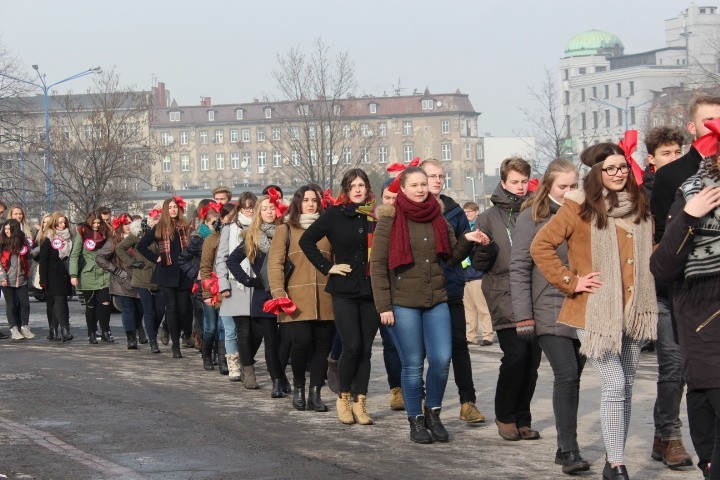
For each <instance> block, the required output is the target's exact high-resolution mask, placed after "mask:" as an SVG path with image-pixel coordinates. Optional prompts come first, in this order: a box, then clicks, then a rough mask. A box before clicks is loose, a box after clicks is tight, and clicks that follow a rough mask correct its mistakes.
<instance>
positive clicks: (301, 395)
mask: <svg viewBox="0 0 720 480" xmlns="http://www.w3.org/2000/svg"><path fill="white" fill-rule="evenodd" d="M292 405H293V408H295V410H305V405H306V404H305V384H304V383H302V384H297V383H296V384H295V388H293V400H292Z"/></svg>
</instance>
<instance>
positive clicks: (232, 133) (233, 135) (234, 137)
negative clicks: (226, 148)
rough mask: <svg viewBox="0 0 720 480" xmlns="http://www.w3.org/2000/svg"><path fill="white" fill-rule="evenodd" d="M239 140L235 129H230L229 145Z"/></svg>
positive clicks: (238, 133)
mask: <svg viewBox="0 0 720 480" xmlns="http://www.w3.org/2000/svg"><path fill="white" fill-rule="evenodd" d="M238 140H240V132H239V131H238V129H237V128H231V129H230V143H238Z"/></svg>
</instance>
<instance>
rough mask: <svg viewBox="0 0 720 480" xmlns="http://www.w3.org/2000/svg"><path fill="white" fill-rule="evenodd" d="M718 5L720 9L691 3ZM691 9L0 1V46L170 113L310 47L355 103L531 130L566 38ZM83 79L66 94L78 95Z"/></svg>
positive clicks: (268, 76)
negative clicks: (321, 49)
mask: <svg viewBox="0 0 720 480" xmlns="http://www.w3.org/2000/svg"><path fill="white" fill-rule="evenodd" d="M695 3H697V4H702V5H715V6H717V5H718V3H719V2H718V0H705V1H701V2H695ZM689 5H690V2H689V0H624V1H620V0H604V1H597V0H548V1H544V2H538V1H536V0H516V1H507V0H504V1H501V0H495V1H492V2H490V1H485V0H468V1H460V0H445V1H442V2H430V1H427V0H415V1H406V0H394V1H393V0H384V1H383V0H362V1H343V0H320V1H310V0H294V1H290V0H274V1H252V2H251V1H241V0H235V1H230V0H202V1H197V0H196V1H189V0H174V1H159V0H158V1H148V0H116V1H113V2H109V1H101V0H100V1H99V0H94V1H86V0H63V1H57V0H52V1H49V0H40V1H33V0H0V44H2V46H4V48H5V49H7V50H10V52H11V53H12V54H13V55H15V56H16V57H17V59H18V61H19V62H20V63H21V64H22V65H26V66H27V70H28V71H29V72H31V69H30V65H32V64H38V65H39V68H40V71H41V72H43V73H45V74H46V78H47V80H48V83H52V82H54V81H57V80H60V79H63V78H66V77H68V76H70V75H73V74H75V73H77V72H80V71H83V70H85V69H87V68H91V67H95V66H100V67H102V68H103V69H110V68H112V67H115V68H116V69H117V71H118V72H119V73H120V75H121V82H122V83H123V84H124V85H131V86H133V87H135V88H138V89H149V88H150V87H151V86H152V85H154V81H161V82H165V84H166V88H167V89H169V90H170V92H171V96H172V97H173V98H175V99H176V100H177V101H178V103H179V104H180V105H197V104H199V103H200V97H201V96H208V97H211V98H212V102H213V103H214V104H222V103H241V102H249V101H252V100H253V98H263V97H264V96H265V95H268V96H269V97H271V98H276V97H277V96H278V91H277V89H276V87H275V85H274V80H273V78H272V72H273V71H274V70H276V69H277V54H278V53H280V54H282V53H285V52H287V51H288V50H289V49H290V48H291V47H292V46H298V47H300V48H301V49H302V50H304V51H310V49H311V48H312V46H313V42H314V40H315V39H316V38H318V37H320V38H322V39H323V41H324V42H325V43H326V44H327V45H328V46H329V47H330V49H331V50H332V51H335V52H348V54H349V57H350V58H351V59H352V60H353V61H354V63H355V73H356V77H357V83H358V90H357V92H356V94H357V95H364V94H368V95H382V94H383V93H384V92H387V93H388V94H389V95H391V94H392V93H393V91H394V89H395V88H397V86H398V84H399V85H400V87H401V88H403V89H404V90H402V93H403V94H410V93H412V92H413V90H415V89H417V90H419V91H421V92H422V91H424V89H425V88H426V87H427V88H428V89H429V90H430V92H432V93H452V92H455V91H456V90H457V89H459V90H460V91H461V92H462V93H468V94H470V100H471V101H472V104H473V106H474V107H475V110H476V111H478V112H480V113H481V115H480V117H479V125H478V129H479V132H480V133H481V134H484V133H489V134H491V135H493V136H511V135H522V134H527V133H528V132H529V127H528V126H527V125H526V123H525V119H524V116H523V113H522V112H521V108H532V105H531V103H530V99H529V95H528V87H539V86H540V85H541V83H542V79H543V72H544V69H545V68H546V67H547V68H550V69H552V70H553V71H557V65H558V61H559V59H560V58H561V57H562V56H563V51H564V48H565V44H566V43H567V42H568V40H570V38H572V37H573V36H574V35H576V34H578V33H581V32H584V31H587V30H590V29H599V30H605V31H609V32H611V33H614V34H615V35H617V36H618V37H619V38H620V39H621V40H622V41H623V43H624V45H625V53H635V52H640V51H645V50H651V49H655V48H662V47H663V46H664V20H665V19H667V18H672V17H675V16H677V15H678V14H679V13H680V12H681V11H682V10H684V9H686V8H687V7H688V6H689ZM89 85H90V80H88V79H87V78H82V79H78V80H73V81H72V82H68V83H66V84H63V85H62V86H60V88H59V92H61V93H65V92H66V91H67V89H72V90H73V91H75V92H82V91H85V90H86V89H87V88H88V87H89Z"/></svg>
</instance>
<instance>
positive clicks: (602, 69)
mask: <svg viewBox="0 0 720 480" xmlns="http://www.w3.org/2000/svg"><path fill="white" fill-rule="evenodd" d="M605 71H607V66H606V65H596V66H595V69H594V73H600V72H605ZM577 73H578V75H587V74H588V69H587V67H579V68H578V71H577ZM591 73H592V72H591ZM563 80H570V69H569V68H566V69H564V70H563Z"/></svg>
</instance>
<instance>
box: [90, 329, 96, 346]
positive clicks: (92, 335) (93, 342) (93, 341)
mask: <svg viewBox="0 0 720 480" xmlns="http://www.w3.org/2000/svg"><path fill="white" fill-rule="evenodd" d="M88 342H89V343H91V344H92V345H97V333H95V332H90V333H88Z"/></svg>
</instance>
